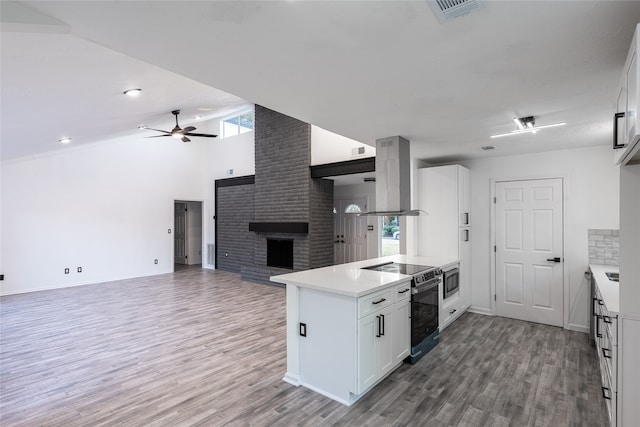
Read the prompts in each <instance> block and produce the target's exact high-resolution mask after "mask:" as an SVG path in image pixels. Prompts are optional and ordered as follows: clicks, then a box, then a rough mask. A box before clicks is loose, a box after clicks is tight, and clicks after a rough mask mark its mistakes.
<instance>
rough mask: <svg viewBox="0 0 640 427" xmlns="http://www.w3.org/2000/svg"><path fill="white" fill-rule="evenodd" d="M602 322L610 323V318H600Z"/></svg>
mask: <svg viewBox="0 0 640 427" xmlns="http://www.w3.org/2000/svg"><path fill="white" fill-rule="evenodd" d="M602 320H603V321H604V323H612V322H611V317H609V316H602Z"/></svg>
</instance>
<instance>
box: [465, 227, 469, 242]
mask: <svg viewBox="0 0 640 427" xmlns="http://www.w3.org/2000/svg"><path fill="white" fill-rule="evenodd" d="M464 241H465V242H468V241H469V230H464Z"/></svg>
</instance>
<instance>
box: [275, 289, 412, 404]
mask: <svg viewBox="0 0 640 427" xmlns="http://www.w3.org/2000/svg"><path fill="white" fill-rule="evenodd" d="M409 283H410V282H409V281H407V282H404V283H401V284H399V285H395V287H390V288H387V289H384V290H381V291H378V292H375V293H373V294H369V295H366V296H364V297H361V298H352V297H348V296H344V295H339V294H334V293H330V292H322V291H317V290H313V289H306V288H298V289H297V291H296V292H297V294H298V296H297V300H298V307H299V310H298V315H297V317H298V322H297V324H296V329H297V330H296V332H297V333H296V340H297V348H298V372H299V383H300V384H301V385H303V386H305V387H307V388H310V389H312V390H314V391H317V392H319V393H322V394H324V395H325V396H328V397H330V398H332V399H334V400H337V401H339V402H342V403H344V404H346V405H351V404H352V403H354V402H355V401H356V400H358V398H359V397H360V396H361V395H362V394H363V393H365V392H367V391H368V390H369V389H370V388H371V387H372V386H374V385H375V384H376V383H378V382H379V381H380V380H382V379H383V378H384V377H385V376H386V375H388V374H389V373H390V372H391V371H392V370H393V369H394V368H396V367H397V366H398V365H400V364H401V363H402V361H403V360H404V359H405V358H406V356H408V355H409V351H410V344H411V335H410V325H411V323H410V322H411V319H410V315H411V308H410V293H411V292H410V290H411V287H410V285H409ZM291 291H292V287H290V286H289V285H288V290H287V292H291Z"/></svg>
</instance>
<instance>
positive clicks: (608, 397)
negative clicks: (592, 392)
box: [602, 386, 611, 400]
mask: <svg viewBox="0 0 640 427" xmlns="http://www.w3.org/2000/svg"><path fill="white" fill-rule="evenodd" d="M607 393H609V395H608V396H607ZM602 397H604V398H605V399H608V400H611V389H610V388H609V387H605V386H602Z"/></svg>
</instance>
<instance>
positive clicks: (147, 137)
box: [145, 135, 171, 138]
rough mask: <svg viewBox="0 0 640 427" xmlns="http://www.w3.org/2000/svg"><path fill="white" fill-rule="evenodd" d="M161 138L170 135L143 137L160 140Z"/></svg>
mask: <svg viewBox="0 0 640 427" xmlns="http://www.w3.org/2000/svg"><path fill="white" fill-rule="evenodd" d="M163 136H171V135H153V136H145V138H162V137H163Z"/></svg>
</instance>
